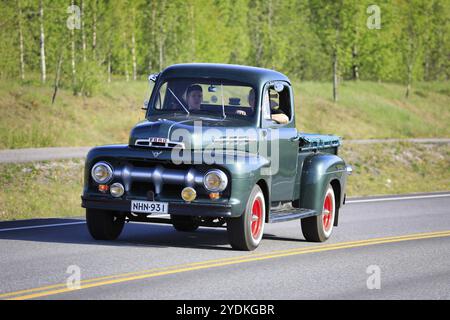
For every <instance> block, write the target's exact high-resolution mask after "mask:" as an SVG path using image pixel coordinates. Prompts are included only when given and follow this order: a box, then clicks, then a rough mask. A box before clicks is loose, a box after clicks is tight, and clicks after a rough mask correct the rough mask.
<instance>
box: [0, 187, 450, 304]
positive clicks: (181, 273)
mask: <svg viewBox="0 0 450 320" xmlns="http://www.w3.org/2000/svg"><path fill="white" fill-rule="evenodd" d="M78 275H80V278H81V283H78V282H77V278H78ZM78 284H79V287H78ZM0 299H220V300H229V299H450V193H435V194H422V195H419V194H415V195H408V196H393V197H382V198H380V197H378V198H360V199H351V200H349V201H348V203H347V204H346V205H345V207H344V209H343V211H342V212H341V216H340V225H339V227H337V228H335V229H334V232H333V235H332V237H331V239H329V241H327V242H325V243H310V242H305V241H304V239H303V237H302V235H301V229H300V223H299V221H297V220H296V221H290V222H284V223H277V224H268V225H266V229H265V234H264V239H263V242H262V243H261V245H260V247H259V248H258V249H257V250H256V251H254V252H241V251H234V250H232V249H231V248H230V246H229V245H228V242H227V234H226V230H225V229H214V228H200V229H199V230H198V231H196V232H193V233H181V232H177V231H175V230H174V229H173V228H172V226H171V225H161V224H160V225H156V224H142V223H129V224H127V225H126V226H125V229H124V232H123V233H122V235H121V236H120V238H119V239H118V240H116V241H94V240H93V239H92V238H91V237H90V236H89V234H88V232H87V229H86V224H85V222H84V220H83V219H82V218H80V219H40V220H26V221H15V222H13V221H12V222H2V223H0Z"/></svg>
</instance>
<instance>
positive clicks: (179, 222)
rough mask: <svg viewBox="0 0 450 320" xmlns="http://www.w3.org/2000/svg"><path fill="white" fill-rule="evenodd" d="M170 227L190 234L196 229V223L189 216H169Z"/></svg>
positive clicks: (194, 219) (193, 218) (195, 220)
mask: <svg viewBox="0 0 450 320" xmlns="http://www.w3.org/2000/svg"><path fill="white" fill-rule="evenodd" d="M171 220H172V225H173V227H174V228H175V229H176V230H177V231H182V232H192V231H195V230H197V229H198V226H199V224H198V221H197V219H196V218H195V217H190V216H176V215H172V216H171Z"/></svg>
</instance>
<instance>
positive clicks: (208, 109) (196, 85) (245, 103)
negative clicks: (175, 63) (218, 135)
mask: <svg viewBox="0 0 450 320" xmlns="http://www.w3.org/2000/svg"><path fill="white" fill-rule="evenodd" d="M155 95H156V96H155V99H154V103H153V105H152V106H151V108H150V110H149V111H150V112H149V115H155V114H160V113H174V114H180V113H182V114H186V115H191V114H204V115H210V116H215V117H221V118H227V117H238V118H242V119H251V118H253V116H254V114H255V101H256V100H255V90H254V89H253V88H252V87H251V86H250V85H247V84H242V83H238V82H233V81H229V80H221V79H205V78H195V79H194V78H192V79H191V78H183V79H180V78H178V79H169V80H167V81H166V82H164V83H163V84H162V85H161V86H160V87H159V89H158V91H157V92H155Z"/></svg>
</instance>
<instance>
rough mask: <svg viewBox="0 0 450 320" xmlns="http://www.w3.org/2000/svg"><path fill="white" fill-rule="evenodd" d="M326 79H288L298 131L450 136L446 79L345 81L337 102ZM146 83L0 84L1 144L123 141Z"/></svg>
mask: <svg viewBox="0 0 450 320" xmlns="http://www.w3.org/2000/svg"><path fill="white" fill-rule="evenodd" d="M330 86H331V84H327V83H321V82H299V81H296V82H294V91H295V99H296V100H295V106H296V108H297V110H296V116H297V117H296V119H297V128H298V129H299V130H300V131H303V132H317V133H332V134H337V135H339V136H342V137H343V138H344V139H371V138H427V137H450V126H449V125H448V124H449V123H450V83H449V82H435V83H430V82H426V83H425V82H424V83H420V84H419V83H418V84H416V86H415V89H414V90H413V92H412V93H411V95H410V97H409V98H408V99H406V98H405V97H404V94H403V88H402V86H401V85H397V84H388V83H377V82H367V81H357V82H353V81H348V82H344V83H343V84H342V86H341V95H340V97H341V99H340V101H339V102H337V103H335V102H333V101H332V98H330V97H329V93H328V92H329V90H330V88H331V87H330ZM148 91H149V88H148V84H147V82H146V81H134V82H126V81H113V82H111V83H110V84H104V85H102V86H100V87H99V88H98V92H97V94H96V95H95V96H94V97H81V96H74V95H73V94H72V92H71V91H70V90H64V89H61V90H60V91H59V93H58V97H57V99H56V102H55V103H54V104H53V105H52V104H51V97H52V89H51V88H50V87H47V86H42V85H39V84H36V83H30V84H19V83H17V82H13V81H0V149H12V148H30V147H49V146H93V145H100V144H109V143H127V141H128V134H129V132H130V129H131V128H132V127H133V125H134V124H135V123H136V122H137V121H139V120H143V119H144V116H145V112H144V111H143V110H141V107H142V105H143V101H144V99H145V98H146V97H147V96H148Z"/></svg>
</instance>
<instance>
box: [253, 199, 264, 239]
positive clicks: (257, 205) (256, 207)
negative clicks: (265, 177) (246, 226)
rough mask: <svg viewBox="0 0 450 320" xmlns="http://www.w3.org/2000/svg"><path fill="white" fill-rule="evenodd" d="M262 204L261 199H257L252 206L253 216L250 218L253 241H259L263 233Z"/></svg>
mask: <svg viewBox="0 0 450 320" xmlns="http://www.w3.org/2000/svg"><path fill="white" fill-rule="evenodd" d="M262 219H263V212H262V203H261V199H260V198H256V199H255V201H254V202H253V206H252V214H251V216H250V221H251V228H252V237H253V239H258V237H259V233H260V232H261V227H262V222H263V221H262Z"/></svg>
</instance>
